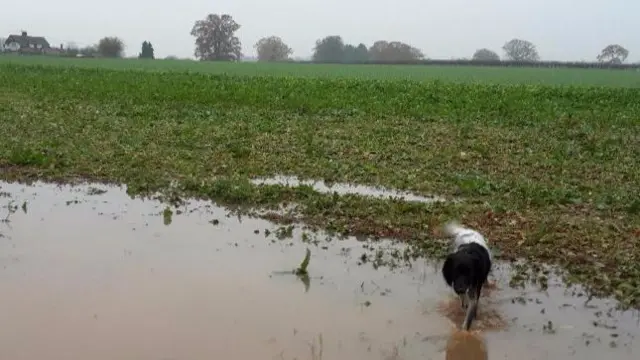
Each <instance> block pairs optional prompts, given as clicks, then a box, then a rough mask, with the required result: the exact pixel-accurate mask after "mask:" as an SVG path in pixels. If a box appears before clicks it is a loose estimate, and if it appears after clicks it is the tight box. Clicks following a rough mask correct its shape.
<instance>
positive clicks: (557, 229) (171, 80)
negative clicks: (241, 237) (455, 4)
mask: <svg viewBox="0 0 640 360" xmlns="http://www.w3.org/2000/svg"><path fill="white" fill-rule="evenodd" d="M212 66H213V65H212ZM638 99H640V89H634V88H614V87H606V88H605V87H603V88H598V87H559V86H541V85H524V84H522V85H500V84H471V83H454V82H451V83H449V82H442V81H398V80H389V81H386V80H376V79H370V80H358V79H346V78H335V79H329V78H322V79H318V78H306V77H274V76H264V77H260V76H253V77H250V76H240V77H235V76H228V75H216V76H212V75H210V74H198V73H187V72H163V73H158V72H147V71H132V70H130V71H125V70H113V69H88V68H81V67H56V66H35V65H24V64H6V63H5V64H0V118H1V119H2V121H0V134H2V135H3V136H4V138H3V141H1V142H0V173H1V174H2V175H1V177H2V178H4V179H9V180H12V179H19V180H26V179H45V180H54V181H72V180H74V179H89V180H97V181H107V182H119V183H126V184H127V185H128V191H129V192H130V193H131V194H132V195H137V194H149V193H151V192H153V191H158V190H162V191H164V193H165V194H166V195H167V196H168V198H169V199H179V198H180V197H183V196H196V197H202V198H210V199H214V200H215V201H216V202H218V203H219V204H222V205H227V206H232V205H234V206H241V207H242V208H245V209H246V208H252V209H263V210H265V209H267V210H269V209H276V208H277V207H278V206H279V205H280V204H283V203H284V204H287V203H295V204H298V208H297V212H296V214H295V216H296V219H302V220H304V221H305V222H306V223H308V224H310V225H311V226H316V227H320V228H324V229H328V230H330V231H334V232H338V233H342V234H351V235H368V236H373V237H376V236H393V237H395V238H398V239H400V240H404V241H407V242H409V243H410V244H411V245H413V246H412V249H413V250H412V251H413V252H412V253H411V254H405V255H406V256H415V255H424V256H434V257H439V256H442V255H443V254H444V252H445V249H446V245H447V243H446V242H444V241H440V240H438V237H436V236H434V235H436V234H437V231H436V230H435V229H436V226H437V225H439V224H441V223H442V222H443V221H445V220H447V219H449V218H451V217H458V218H460V220H461V221H463V222H464V223H466V224H469V225H470V226H473V227H476V228H478V229H480V230H481V231H483V232H484V233H486V234H487V235H488V237H489V239H490V242H491V243H492V244H493V245H494V246H496V247H498V248H499V250H500V257H501V258H503V259H515V258H525V259H527V260H529V261H530V262H531V263H532V264H540V263H543V262H548V263H553V264H558V265H561V266H563V267H564V268H565V269H567V270H568V272H569V275H568V276H569V279H570V280H571V281H574V282H580V283H584V284H586V285H587V286H589V287H590V290H592V291H593V293H594V294H596V295H605V294H613V295H614V296H616V298H618V299H619V300H620V301H621V302H622V303H623V304H625V305H629V306H635V307H640V265H638V264H640V261H639V260H640V241H639V240H640V239H639V237H640V198H639V196H638V189H640V146H638V145H639V144H640V102H638ZM276 174H280V175H296V176H299V177H302V178H313V179H323V180H325V181H330V182H351V183H359V184H364V185H373V186H384V187H389V188H396V189H401V190H410V191H413V192H415V193H417V194H422V195H429V194H437V195H442V196H445V197H448V198H461V199H462V200H463V201H462V202H459V203H457V202H447V203H433V204H424V203H406V202H402V201H397V200H386V199H373V198H366V197H361V196H356V195H347V196H337V195H331V194H321V193H318V192H316V191H314V190H313V189H311V188H310V187H306V186H301V187H295V188H288V187H284V186H278V185H269V186H256V185H253V184H252V183H251V182H250V179H252V178H255V177H264V176H273V175H276ZM264 216H266V217H268V218H270V219H274V220H278V221H281V222H283V223H286V222H288V221H291V220H292V219H293V216H294V214H282V213H281V212H271V213H267V214H266V215H264ZM541 277H544V274H543V275H541Z"/></svg>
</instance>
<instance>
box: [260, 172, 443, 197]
mask: <svg viewBox="0 0 640 360" xmlns="http://www.w3.org/2000/svg"><path fill="white" fill-rule="evenodd" d="M253 183H254V184H257V185H286V186H292V187H295V186H300V185H306V186H311V187H312V188H313V189H314V190H316V191H318V192H321V193H334V192H335V193H337V194H338V195H346V194H355V195H364V196H370V197H376V198H397V199H402V200H404V201H414V202H425V203H430V202H440V201H447V199H445V198H442V197H439V196H430V197H426V196H419V195H415V194H411V193H408V192H399V191H396V190H390V189H383V188H375V187H371V186H364V185H354V184H343V183H334V184H331V186H329V185H327V184H325V182H324V181H312V180H299V179H298V178H297V177H294V176H275V177H270V178H258V179H254V180H253Z"/></svg>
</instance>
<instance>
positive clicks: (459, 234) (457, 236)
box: [444, 221, 492, 260]
mask: <svg viewBox="0 0 640 360" xmlns="http://www.w3.org/2000/svg"><path fill="white" fill-rule="evenodd" d="M444 231H445V233H446V234H447V235H448V236H451V237H453V239H454V246H455V248H454V250H453V251H457V250H458V249H459V248H460V246H461V245H465V244H478V245H480V246H482V247H483V248H485V250H487V253H488V254H489V260H492V259H491V250H489V246H488V245H487V240H486V239H485V238H484V236H482V234H480V233H479V232H477V231H475V230H472V229H469V228H466V227H464V226H462V225H460V224H458V223H457V222H454V221H450V222H448V223H447V224H445V226H444Z"/></svg>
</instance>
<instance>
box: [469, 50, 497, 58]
mask: <svg viewBox="0 0 640 360" xmlns="http://www.w3.org/2000/svg"><path fill="white" fill-rule="evenodd" d="M471 60H475V61H499V60H500V56H498V54H496V52H495V51H493V50H489V49H487V48H483V49H478V50H476V52H475V53H473V57H472V58H471Z"/></svg>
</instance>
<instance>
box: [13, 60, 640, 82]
mask: <svg viewBox="0 0 640 360" xmlns="http://www.w3.org/2000/svg"><path fill="white" fill-rule="evenodd" d="M2 63H18V64H38V65H57V66H77V67H89V68H109V69H140V70H150V71H189V72H199V73H209V74H229V75H239V76H262V75H265V76H267V75H269V76H295V77H329V78H359V79H389V80H426V81H429V80H435V79H440V80H444V81H455V82H482V83H496V84H512V83H526V84H548V85H586V86H589V85H593V86H615V87H640V71H637V70H606V69H603V70H600V69H567V68H564V69H563V68H502V67H481V66H478V67H472V66H436V65H429V66H425V65H340V64H296V63H291V64H288V63H251V62H244V63H225V62H216V63H212V62H199V61H190V60H138V59H81V58H75V59H73V58H59V57H43V56H0V64H2Z"/></svg>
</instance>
